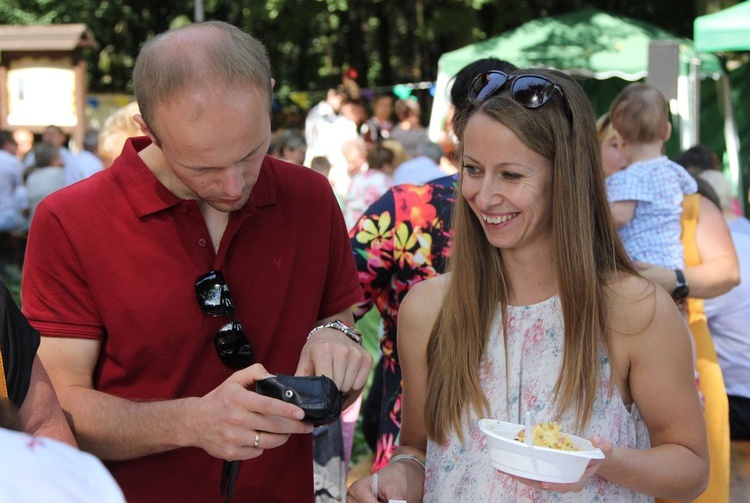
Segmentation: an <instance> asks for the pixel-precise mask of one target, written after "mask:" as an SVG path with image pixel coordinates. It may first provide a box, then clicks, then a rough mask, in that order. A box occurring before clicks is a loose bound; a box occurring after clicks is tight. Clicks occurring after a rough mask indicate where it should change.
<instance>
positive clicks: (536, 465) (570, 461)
mask: <svg viewBox="0 0 750 503" xmlns="http://www.w3.org/2000/svg"><path fill="white" fill-rule="evenodd" d="M479 429H480V430H481V431H482V432H483V433H484V435H485V437H486V439H487V451H488V453H487V454H488V455H489V456H488V457H489V461H490V463H491V464H492V466H493V468H495V469H496V470H499V471H501V472H503V473H507V474H510V475H515V476H517V477H523V478H527V479H531V480H538V481H541V482H556V483H572V482H577V481H578V480H580V478H581V476H582V475H583V472H584V471H585V470H586V467H587V466H588V464H589V462H590V461H591V460H592V459H604V453H603V452H602V451H601V450H600V449H597V448H596V447H594V446H593V445H592V444H591V442H590V441H588V440H586V439H585V438H581V437H577V436H575V435H567V436H568V437H569V439H570V441H571V443H572V444H573V445H574V446H575V447H576V449H577V450H575V451H563V450H559V449H552V448H549V447H541V446H538V445H531V446H529V445H526V444H525V443H521V442H519V441H518V440H517V439H516V437H518V432H519V430H522V429H524V426H523V425H522V424H516V423H508V422H505V421H498V420H496V419H480V420H479Z"/></svg>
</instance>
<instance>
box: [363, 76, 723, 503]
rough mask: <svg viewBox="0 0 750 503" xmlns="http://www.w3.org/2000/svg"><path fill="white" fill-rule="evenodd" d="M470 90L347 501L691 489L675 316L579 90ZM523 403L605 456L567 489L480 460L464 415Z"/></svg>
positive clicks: (500, 81)
mask: <svg viewBox="0 0 750 503" xmlns="http://www.w3.org/2000/svg"><path fill="white" fill-rule="evenodd" d="M471 96H472V99H473V106H472V107H471V109H470V110H469V112H468V114H467V115H466V119H465V120H464V122H463V124H459V126H458V131H457V132H458V137H459V138H460V139H461V142H462V149H463V153H462V162H463V167H462V170H461V173H460V180H459V187H460V190H459V191H457V196H456V211H455V214H454V227H453V228H454V242H453V255H452V258H451V263H450V266H449V271H450V272H449V273H448V274H446V275H444V276H439V277H436V278H433V279H429V280H426V281H424V282H422V283H419V284H417V285H415V286H414V287H413V288H412V290H411V291H410V292H409V294H408V295H407V296H406V298H405V300H404V302H403V303H402V304H401V310H400V312H399V323H398V324H399V327H398V329H399V343H398V350H399V356H400V359H401V364H402V370H403V388H404V394H403V403H402V429H401V437H400V447H399V448H398V450H397V451H396V453H395V454H396V456H394V458H392V461H391V463H390V464H389V465H388V466H387V467H385V468H384V469H382V470H381V471H379V472H378V495H377V498H376V497H375V496H373V494H372V480H371V478H365V479H363V480H361V481H359V482H357V483H356V484H355V485H354V486H352V488H351V489H350V492H349V499H348V501H349V502H350V503H352V502H370V503H373V502H375V501H388V500H389V499H405V500H407V501H409V502H410V503H411V502H416V501H426V502H449V501H450V502H454V501H461V502H462V503H467V502H484V501H488V502H489V501H492V502H498V501H499V502H518V501H537V502H547V501H564V502H572V501H580V502H590V501H618V502H620V501H639V502H640V501H652V500H653V497H654V496H660V497H667V498H674V499H678V500H691V499H693V498H694V497H695V496H697V495H698V494H700V493H701V491H702V490H703V489H704V488H705V486H706V483H707V480H708V454H707V445H706V427H705V423H704V421H703V416H702V413H701V404H700V400H699V397H698V393H697V389H696V386H695V381H694V376H693V361H692V352H691V347H690V342H689V337H688V336H687V327H686V326H685V324H684V323H683V321H682V318H681V317H680V315H679V313H678V311H677V309H676V307H675V305H674V302H673V301H672V299H671V298H670V297H669V295H668V294H667V293H666V292H664V291H663V290H662V289H660V288H656V287H655V285H653V284H652V283H650V282H648V281H647V280H644V279H642V278H640V277H639V276H638V274H637V272H636V271H635V269H634V268H633V265H632V264H631V262H630V260H629V259H628V257H627V255H626V254H625V251H624V249H623V247H622V244H621V242H620V240H619V237H618V235H617V231H616V229H615V227H614V224H613V223H612V219H611V215H610V212H609V205H608V202H607V196H606V191H605V188H604V180H603V176H602V167H601V152H600V148H599V144H598V140H597V135H596V128H595V122H594V114H593V110H592V108H591V105H590V103H589V101H588V99H587V97H586V95H585V94H584V92H583V90H582V89H581V88H580V86H579V85H578V84H577V83H576V82H575V81H573V80H572V79H571V78H569V77H567V76H566V75H564V74H561V73H560V72H556V71H552V70H542V69H535V70H531V71H529V70H517V71H515V72H513V73H511V74H510V75H507V74H505V73H503V72H497V71H493V72H489V73H487V74H483V75H480V76H478V77H477V79H476V80H475V82H474V84H473V85H472V91H471ZM527 411H532V412H533V414H534V418H535V422H542V421H553V420H554V421H557V422H559V423H560V424H561V425H562V429H563V431H565V432H567V433H571V434H574V435H578V436H582V437H586V438H589V439H591V441H592V442H593V444H594V445H595V446H596V447H599V448H600V449H601V450H602V451H603V452H604V454H605V456H606V457H605V459H603V460H596V461H592V462H591V463H590V464H589V467H588V469H587V470H586V472H585V473H584V475H583V476H582V478H581V479H580V480H579V481H578V482H575V483H571V484H553V483H546V482H537V481H533V480H528V479H521V478H518V477H515V476H510V475H507V474H505V473H502V472H500V471H498V470H495V469H494V468H493V467H492V465H491V464H490V460H489V454H488V450H487V442H486V439H485V438H484V435H483V434H482V433H481V431H479V428H478V426H477V421H478V419H480V418H484V417H489V418H494V419H500V420H504V421H511V422H514V423H522V422H523V420H522V418H523V417H524V415H525V413H526V412H527ZM400 454H403V455H404V456H399V455H400ZM425 460H426V471H425V469H424V468H423V466H424V462H425ZM420 465H422V466H420Z"/></svg>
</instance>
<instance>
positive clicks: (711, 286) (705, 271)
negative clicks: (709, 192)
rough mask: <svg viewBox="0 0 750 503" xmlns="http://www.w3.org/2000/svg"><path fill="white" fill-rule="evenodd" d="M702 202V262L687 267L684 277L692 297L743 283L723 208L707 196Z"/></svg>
mask: <svg viewBox="0 0 750 503" xmlns="http://www.w3.org/2000/svg"><path fill="white" fill-rule="evenodd" d="M700 201H701V202H700V205H701V207H700V213H699V215H698V227H697V230H696V236H695V241H696V242H697V245H698V253H699V254H700V257H701V263H700V265H697V266H695V267H688V268H687V269H686V270H685V276H686V278H687V281H688V286H689V287H690V296H691V297H695V298H699V299H710V298H712V297H716V296H717V295H721V294H723V293H727V292H728V291H729V290H731V289H732V288H734V287H735V286H737V285H739V284H740V265H739V261H738V260H737V251H736V250H735V248H734V242H733V241H732V234H731V233H730V231H729V226H727V223H726V221H725V220H724V216H723V215H722V213H721V210H719V208H717V207H716V206H715V205H714V204H713V203H712V202H711V201H709V200H708V199H706V198H705V197H702V196H701V199H700Z"/></svg>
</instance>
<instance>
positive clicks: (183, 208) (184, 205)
mask: <svg viewBox="0 0 750 503" xmlns="http://www.w3.org/2000/svg"><path fill="white" fill-rule="evenodd" d="M181 209H182V212H183V213H187V212H188V211H190V208H188V207H187V205H186V204H183V205H182V208H181Z"/></svg>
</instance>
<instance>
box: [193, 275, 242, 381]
mask: <svg viewBox="0 0 750 503" xmlns="http://www.w3.org/2000/svg"><path fill="white" fill-rule="evenodd" d="M195 296H196V298H197V299H198V305H199V306H200V307H201V309H203V312H204V313H206V314H207V315H209V316H214V317H218V316H226V317H228V318H229V323H227V324H226V325H224V326H223V327H221V328H220V329H219V332H218V333H217V334H216V335H215V336H214V345H215V346H216V353H217V354H218V355H219V358H220V359H221V361H222V362H224V365H226V366H227V367H229V368H233V369H239V368H245V367H247V366H249V365H250V364H251V363H253V348H252V346H250V341H248V339H247V335H246V334H245V331H244V330H243V328H242V325H241V324H240V322H239V321H235V320H234V317H233V315H234V316H236V314H237V311H236V310H235V309H234V302H232V297H231V295H229V286H228V285H227V282H226V280H225V279H224V275H223V274H222V273H221V271H208V272H207V273H206V274H202V275H201V276H199V277H198V279H196V280H195Z"/></svg>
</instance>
